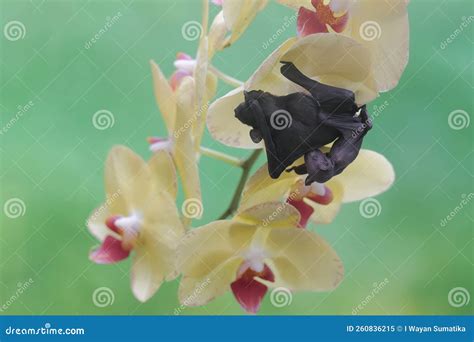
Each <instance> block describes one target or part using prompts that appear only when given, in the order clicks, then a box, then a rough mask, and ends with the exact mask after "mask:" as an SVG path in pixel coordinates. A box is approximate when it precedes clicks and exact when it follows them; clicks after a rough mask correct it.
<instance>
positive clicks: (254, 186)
mask: <svg viewBox="0 0 474 342" xmlns="http://www.w3.org/2000/svg"><path fill="white" fill-rule="evenodd" d="M298 178H299V177H298V175H296V174H295V173H290V172H285V173H282V174H281V176H280V177H279V178H277V179H273V178H271V177H270V176H269V175H268V166H267V164H266V163H265V164H264V165H262V166H261V167H260V168H259V169H258V170H257V171H255V173H254V174H253V175H252V177H250V178H249V180H248V181H247V183H246V184H245V187H244V190H243V192H242V199H241V201H240V210H242V211H243V210H245V209H247V208H250V207H252V206H254V205H257V204H260V203H265V202H273V201H283V200H285V199H286V197H287V194H288V193H289V192H290V189H291V186H292V185H293V184H295V182H296V181H297V180H298Z"/></svg>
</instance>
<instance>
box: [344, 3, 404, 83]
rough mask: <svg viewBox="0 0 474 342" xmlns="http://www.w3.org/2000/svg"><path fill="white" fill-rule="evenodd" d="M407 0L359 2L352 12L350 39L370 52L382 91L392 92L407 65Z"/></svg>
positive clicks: (376, 78)
mask: <svg viewBox="0 0 474 342" xmlns="http://www.w3.org/2000/svg"><path fill="white" fill-rule="evenodd" d="M407 5H408V1H406V0H391V1H381V2H380V3H379V2H377V5H376V6H374V3H373V1H371V0H360V1H358V2H357V3H356V4H354V6H352V8H351V11H350V22H349V25H350V28H348V32H351V33H350V34H351V36H352V37H353V38H354V39H356V40H357V41H359V42H360V43H361V44H363V45H365V46H366V47H367V48H368V49H369V51H370V53H371V59H372V63H373V68H374V78H375V80H376V83H377V89H378V90H379V91H388V90H390V89H393V88H394V87H395V86H396V85H397V84H398V81H399V79H400V77H401V75H402V73H403V71H404V70H405V67H406V65H407V63H408V51H409V23H408V13H407Z"/></svg>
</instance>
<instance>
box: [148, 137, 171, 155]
mask: <svg viewBox="0 0 474 342" xmlns="http://www.w3.org/2000/svg"><path fill="white" fill-rule="evenodd" d="M148 143H149V144H150V147H149V148H150V151H152V152H158V151H162V150H164V151H170V150H171V147H172V141H171V139H170V138H159V137H150V138H148Z"/></svg>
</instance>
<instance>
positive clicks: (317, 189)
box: [310, 182, 326, 196]
mask: <svg viewBox="0 0 474 342" xmlns="http://www.w3.org/2000/svg"><path fill="white" fill-rule="evenodd" d="M310 187H311V192H312V193H314V194H316V195H319V196H324V195H325V194H326V188H325V187H324V184H322V183H318V182H314V183H311V186H310Z"/></svg>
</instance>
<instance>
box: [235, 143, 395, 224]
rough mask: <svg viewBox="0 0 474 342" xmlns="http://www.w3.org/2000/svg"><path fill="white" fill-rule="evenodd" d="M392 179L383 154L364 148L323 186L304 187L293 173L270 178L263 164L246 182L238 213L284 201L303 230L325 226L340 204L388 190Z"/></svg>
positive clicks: (314, 184) (335, 213)
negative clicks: (310, 225) (314, 225)
mask: <svg viewBox="0 0 474 342" xmlns="http://www.w3.org/2000/svg"><path fill="white" fill-rule="evenodd" d="M299 162H300V161H299ZM297 163H298V162H296V163H295V164H297ZM394 180H395V173H394V170H393V167H392V165H391V164H390V162H389V161H388V160H387V159H386V158H385V157H384V156H383V155H381V154H379V153H377V152H374V151H370V150H364V149H362V150H360V152H359V155H358V156H357V158H356V159H355V160H354V162H352V163H351V164H350V165H349V166H348V167H347V168H346V169H345V170H344V172H343V173H341V174H339V175H337V176H335V177H333V178H332V179H331V180H329V181H328V182H326V183H324V184H320V183H317V182H314V183H312V184H311V185H310V186H306V185H305V184H304V180H303V176H300V175H297V174H295V173H293V172H285V173H283V174H282V175H281V176H280V178H278V179H272V178H270V176H269V175H268V170H267V165H263V166H262V167H261V168H260V169H259V170H258V171H256V172H255V174H254V175H253V176H252V177H251V178H250V179H249V180H248V181H247V184H246V186H245V188H244V191H243V194H242V200H241V203H240V210H246V208H250V207H253V206H255V205H258V204H261V203H265V202H268V201H283V202H286V203H289V204H291V205H292V206H294V207H295V208H296V209H297V210H298V211H299V213H300V216H301V219H300V222H299V226H300V227H306V225H307V223H308V220H311V221H313V222H315V223H322V224H326V223H330V222H331V221H332V220H333V219H334V218H335V216H336V215H337V213H338V212H339V210H340V208H341V206H342V204H343V203H348V202H354V201H360V200H363V199H365V198H369V197H373V196H376V195H378V194H380V193H382V192H384V191H386V190H387V189H388V188H390V186H391V185H392V184H393V182H394Z"/></svg>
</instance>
